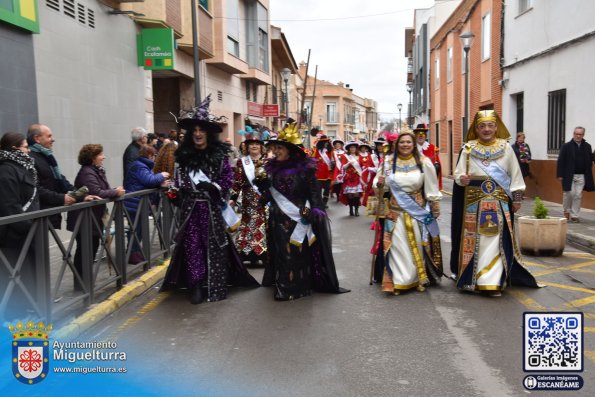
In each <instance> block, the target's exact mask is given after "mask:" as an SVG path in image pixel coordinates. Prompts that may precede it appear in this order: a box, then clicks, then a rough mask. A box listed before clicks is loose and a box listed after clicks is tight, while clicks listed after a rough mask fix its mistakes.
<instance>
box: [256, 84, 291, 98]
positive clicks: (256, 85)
mask: <svg viewBox="0 0 595 397" xmlns="http://www.w3.org/2000/svg"><path fill="white" fill-rule="evenodd" d="M252 102H258V84H252ZM288 102H289V100H288Z"/></svg>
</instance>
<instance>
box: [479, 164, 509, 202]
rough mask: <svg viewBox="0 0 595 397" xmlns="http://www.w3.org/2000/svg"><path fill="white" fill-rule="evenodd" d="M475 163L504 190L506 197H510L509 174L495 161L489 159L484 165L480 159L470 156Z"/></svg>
mask: <svg viewBox="0 0 595 397" xmlns="http://www.w3.org/2000/svg"><path fill="white" fill-rule="evenodd" d="M471 158H472V159H473V161H474V162H475V164H476V165H477V166H478V167H479V168H481V169H482V170H483V172H485V173H486V175H487V176H489V177H490V178H491V179H492V180H494V182H496V183H497V184H498V185H499V186H500V187H501V188H502V189H503V190H504V191H505V192H506V195H507V196H508V197H510V198H511V199H512V193H511V192H510V182H511V179H510V175H508V173H507V172H506V171H505V170H504V168H502V167H501V166H500V164H498V163H497V162H496V161H490V165H485V164H484V163H483V162H482V161H481V160H479V159H478V158H475V157H471Z"/></svg>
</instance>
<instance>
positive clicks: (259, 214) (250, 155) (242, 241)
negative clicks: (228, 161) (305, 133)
mask: <svg viewBox="0 0 595 397" xmlns="http://www.w3.org/2000/svg"><path fill="white" fill-rule="evenodd" d="M239 133H240V135H243V136H244V138H245V140H244V143H245V146H246V147H247V148H248V149H247V153H246V154H244V155H243V156H241V157H240V158H239V159H238V161H237V166H236V169H235V177H234V183H233V187H232V189H231V201H230V205H231V206H232V207H234V206H236V203H237V200H238V197H240V196H241V197H242V201H241V204H239V205H238V209H239V212H240V213H241V219H240V227H239V229H238V233H237V234H236V236H235V244H236V248H237V250H238V252H239V253H240V257H241V258H242V260H244V261H250V264H251V265H252V266H255V265H256V263H257V262H258V261H261V262H262V264H263V265H265V264H266V262H267V236H266V233H267V230H266V228H267V222H268V217H269V216H268V213H269V210H268V207H267V206H263V205H261V204H260V201H261V199H262V195H261V192H260V190H259V189H258V187H257V186H256V185H255V184H254V178H255V177H256V176H257V175H261V174H262V173H263V172H265V170H264V164H265V161H266V150H265V148H264V140H265V139H268V134H267V133H266V132H260V131H258V130H253V129H252V128H248V127H246V130H241V131H240V132H239Z"/></svg>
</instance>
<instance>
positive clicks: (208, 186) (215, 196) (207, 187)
mask: <svg viewBox="0 0 595 397" xmlns="http://www.w3.org/2000/svg"><path fill="white" fill-rule="evenodd" d="M196 188H197V189H198V190H204V191H205V192H207V193H208V194H209V196H211V200H213V201H215V202H218V201H221V192H220V191H219V189H217V186H215V185H213V184H212V183H209V182H200V183H199V184H198V185H196Z"/></svg>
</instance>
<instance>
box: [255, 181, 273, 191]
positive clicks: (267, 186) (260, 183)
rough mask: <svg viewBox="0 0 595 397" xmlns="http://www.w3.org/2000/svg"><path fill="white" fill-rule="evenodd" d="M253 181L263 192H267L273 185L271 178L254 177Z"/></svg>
mask: <svg viewBox="0 0 595 397" xmlns="http://www.w3.org/2000/svg"><path fill="white" fill-rule="evenodd" d="M253 183H254V185H256V187H257V188H258V190H260V192H261V193H264V192H266V191H267V190H269V189H270V187H271V180H270V179H269V178H254V182H253Z"/></svg>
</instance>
